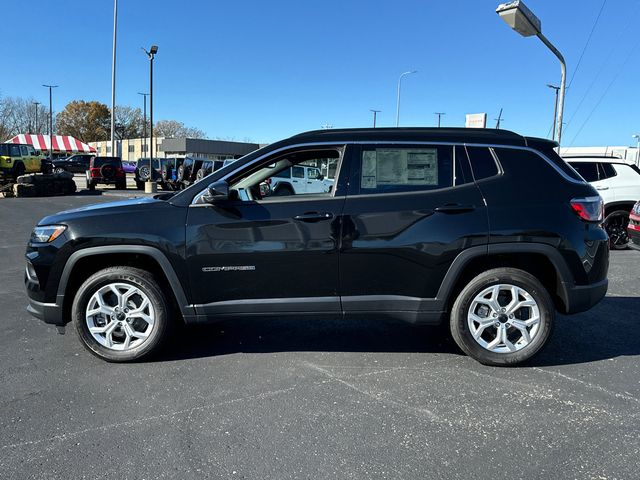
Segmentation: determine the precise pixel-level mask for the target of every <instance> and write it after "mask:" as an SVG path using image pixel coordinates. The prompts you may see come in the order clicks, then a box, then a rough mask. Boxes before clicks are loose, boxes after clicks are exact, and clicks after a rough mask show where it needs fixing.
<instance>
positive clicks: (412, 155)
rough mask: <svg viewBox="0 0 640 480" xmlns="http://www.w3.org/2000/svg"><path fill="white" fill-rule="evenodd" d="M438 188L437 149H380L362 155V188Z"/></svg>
mask: <svg viewBox="0 0 640 480" xmlns="http://www.w3.org/2000/svg"><path fill="white" fill-rule="evenodd" d="M379 185H427V186H437V185H438V149H437V148H426V149H419V150H418V149H396V148H388V149H386V148H380V149H377V150H365V151H364V152H362V178H361V187H362V188H377V187H378V186H379Z"/></svg>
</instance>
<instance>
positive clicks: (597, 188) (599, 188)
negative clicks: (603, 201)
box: [596, 187, 609, 190]
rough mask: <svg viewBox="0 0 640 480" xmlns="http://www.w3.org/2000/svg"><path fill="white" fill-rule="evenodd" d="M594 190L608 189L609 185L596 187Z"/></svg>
mask: <svg viewBox="0 0 640 480" xmlns="http://www.w3.org/2000/svg"><path fill="white" fill-rule="evenodd" d="M596 190H609V187H596Z"/></svg>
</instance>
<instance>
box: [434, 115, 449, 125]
mask: <svg viewBox="0 0 640 480" xmlns="http://www.w3.org/2000/svg"><path fill="white" fill-rule="evenodd" d="M433 113H434V114H435V115H437V116H438V128H440V117H442V115H446V113H444V112H433Z"/></svg>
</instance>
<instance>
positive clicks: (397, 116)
mask: <svg viewBox="0 0 640 480" xmlns="http://www.w3.org/2000/svg"><path fill="white" fill-rule="evenodd" d="M412 73H418V71H417V70H411V71H409V72H404V73H402V74H400V77H399V78H398V98H397V99H396V127H398V126H400V88H401V86H402V77H404V76H405V75H411V74H412Z"/></svg>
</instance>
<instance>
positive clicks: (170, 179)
mask: <svg viewBox="0 0 640 480" xmlns="http://www.w3.org/2000/svg"><path fill="white" fill-rule="evenodd" d="M182 162H184V158H175V157H171V158H165V159H164V163H163V164H162V182H163V184H164V185H166V187H167V189H169V190H178V189H180V188H181V187H182V182H181V181H180V180H178V172H179V170H180V167H181V166H182Z"/></svg>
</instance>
